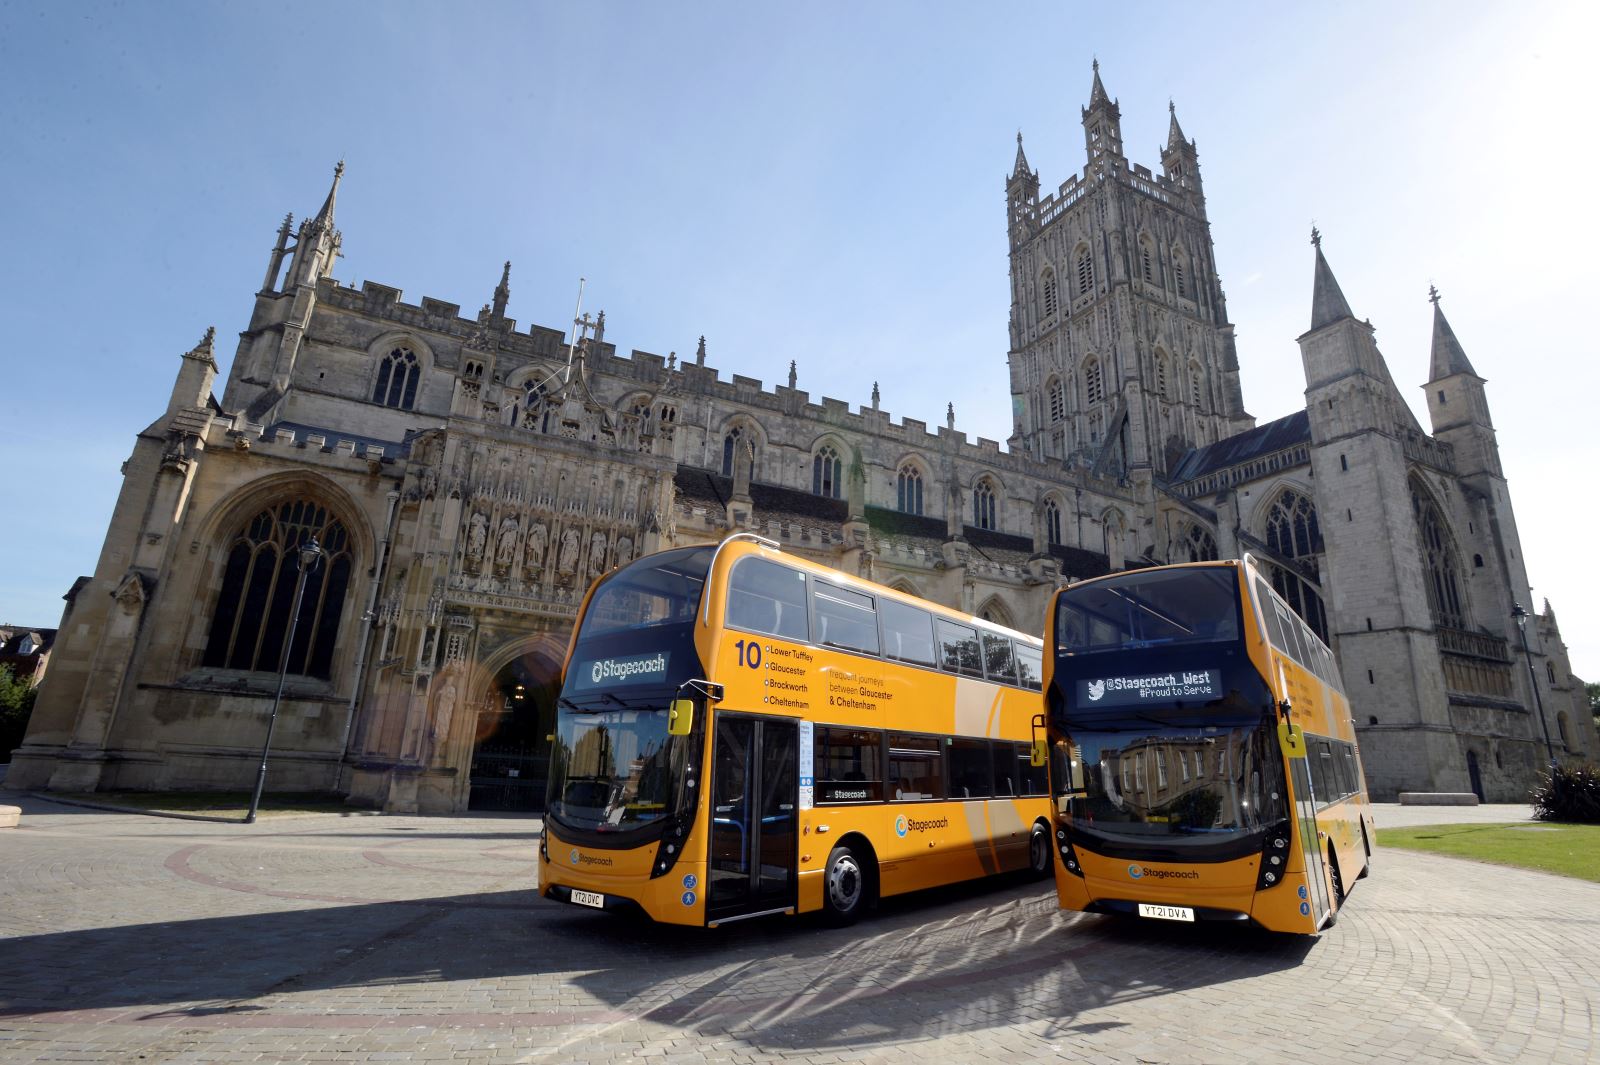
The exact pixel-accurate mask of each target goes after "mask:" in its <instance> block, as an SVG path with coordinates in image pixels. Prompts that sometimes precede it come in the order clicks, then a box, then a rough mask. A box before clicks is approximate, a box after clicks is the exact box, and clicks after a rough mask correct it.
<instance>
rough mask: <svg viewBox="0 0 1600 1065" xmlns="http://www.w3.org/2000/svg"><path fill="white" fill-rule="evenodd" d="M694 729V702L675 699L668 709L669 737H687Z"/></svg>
mask: <svg viewBox="0 0 1600 1065" xmlns="http://www.w3.org/2000/svg"><path fill="white" fill-rule="evenodd" d="M693 729H694V700H693V699H674V700H672V705H671V706H669V707H667V735H669V736H687V735H688V734H689V733H690V731H691V730H693Z"/></svg>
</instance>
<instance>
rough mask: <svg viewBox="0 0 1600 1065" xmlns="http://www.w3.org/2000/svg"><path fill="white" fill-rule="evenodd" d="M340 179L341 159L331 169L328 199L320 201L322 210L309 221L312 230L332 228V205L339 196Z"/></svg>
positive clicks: (342, 164)
mask: <svg viewBox="0 0 1600 1065" xmlns="http://www.w3.org/2000/svg"><path fill="white" fill-rule="evenodd" d="M342 177H344V160H343V159H341V160H339V162H338V165H336V166H335V167H334V168H333V185H332V187H330V188H329V189H328V198H327V199H326V200H323V201H322V209H321V210H320V211H318V212H317V216H316V217H315V218H313V219H312V220H311V227H312V229H313V230H315V229H317V228H319V227H320V228H323V229H332V228H333V204H334V200H336V199H337V198H338V196H339V179H340V178H342Z"/></svg>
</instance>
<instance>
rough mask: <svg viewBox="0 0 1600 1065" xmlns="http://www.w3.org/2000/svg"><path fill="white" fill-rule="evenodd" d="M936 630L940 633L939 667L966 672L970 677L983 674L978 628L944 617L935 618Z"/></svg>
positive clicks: (954, 671) (948, 670)
mask: <svg viewBox="0 0 1600 1065" xmlns="http://www.w3.org/2000/svg"><path fill="white" fill-rule="evenodd" d="M933 627H934V630H935V631H936V632H937V633H938V634H939V668H940V669H943V670H945V671H947V672H950V673H965V674H966V675H967V676H969V677H981V676H983V656H982V655H981V654H980V653H979V651H978V630H977V629H974V628H973V627H971V626H970V625H957V624H954V623H953V622H949V621H946V620H944V619H943V618H935V619H934V623H933Z"/></svg>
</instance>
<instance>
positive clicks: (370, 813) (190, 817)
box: [0, 791, 383, 825]
mask: <svg viewBox="0 0 1600 1065" xmlns="http://www.w3.org/2000/svg"><path fill="white" fill-rule="evenodd" d="M23 794H24V795H26V796H28V798H30V799H38V800H39V801H41V802H52V803H55V804H56V805H57V806H77V807H81V808H82V809H85V810H105V811H106V812H108V813H115V814H143V815H145V816H146V817H165V818H169V819H171V820H174V821H210V822H212V823H214V824H219V825H243V824H247V823H248V822H246V821H245V819H244V818H243V817H217V816H216V815H214V814H182V813H176V812H174V811H171V810H146V809H143V808H142V807H138V806H118V805H115V804H113V803H108V802H87V801H85V800H83V799H63V798H61V797H60V796H58V795H48V794H45V793H44V792H38V791H26V792H23ZM0 809H4V807H0ZM13 809H15V807H13ZM382 816H383V811H382V810H349V811H345V810H341V811H339V812H337V813H335V812H333V811H327V812H319V811H307V812H305V813H298V814H274V815H273V816H271V817H269V818H264V819H263V818H260V817H259V816H258V818H257V820H256V823H257V824H263V823H265V822H266V821H273V822H278V821H306V820H310V819H312V818H323V817H382Z"/></svg>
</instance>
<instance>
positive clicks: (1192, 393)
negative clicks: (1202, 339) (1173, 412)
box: [1189, 360, 1205, 410]
mask: <svg viewBox="0 0 1600 1065" xmlns="http://www.w3.org/2000/svg"><path fill="white" fill-rule="evenodd" d="M1204 397H1205V372H1204V371H1203V370H1201V369H1200V364H1199V363H1198V362H1195V361H1193V360H1190V362H1189V402H1191V403H1193V404H1194V406H1195V409H1196V410H1199V409H1200V401H1201V399H1203V398H1204Z"/></svg>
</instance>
